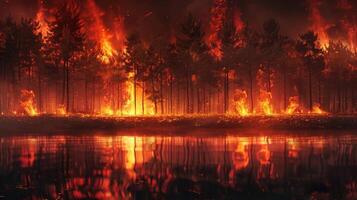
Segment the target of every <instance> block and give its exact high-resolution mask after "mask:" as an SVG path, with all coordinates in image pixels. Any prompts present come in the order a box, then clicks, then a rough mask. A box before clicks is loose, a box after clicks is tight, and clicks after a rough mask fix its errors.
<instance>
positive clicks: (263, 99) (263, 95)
mask: <svg viewBox="0 0 357 200" xmlns="http://www.w3.org/2000/svg"><path fill="white" fill-rule="evenodd" d="M271 101H272V94H271V92H267V91H265V90H260V95H259V102H258V105H259V113H262V114H264V115H273V114H274V111H273V105H272V103H271Z"/></svg>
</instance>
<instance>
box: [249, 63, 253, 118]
mask: <svg viewBox="0 0 357 200" xmlns="http://www.w3.org/2000/svg"><path fill="white" fill-rule="evenodd" d="M249 86H250V111H251V112H252V113H253V112H254V101H253V74H252V66H249Z"/></svg>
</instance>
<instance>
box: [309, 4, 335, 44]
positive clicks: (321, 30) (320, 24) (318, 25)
mask: <svg viewBox="0 0 357 200" xmlns="http://www.w3.org/2000/svg"><path fill="white" fill-rule="evenodd" d="M308 2H309V5H310V19H311V22H312V25H311V29H312V30H313V31H315V32H316V33H317V34H318V37H319V41H320V45H321V47H322V48H324V49H326V48H327V47H328V45H329V40H330V39H329V36H328V34H327V32H326V29H327V27H328V25H327V24H326V22H325V20H324V18H323V17H322V16H321V13H320V10H319V6H320V4H321V2H320V0H308Z"/></svg>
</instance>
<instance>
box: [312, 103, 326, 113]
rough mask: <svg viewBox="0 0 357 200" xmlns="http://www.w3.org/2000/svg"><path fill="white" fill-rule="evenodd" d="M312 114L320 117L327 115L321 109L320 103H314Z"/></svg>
mask: <svg viewBox="0 0 357 200" xmlns="http://www.w3.org/2000/svg"><path fill="white" fill-rule="evenodd" d="M311 113H312V114H319V115H324V114H327V112H326V111H324V110H322V109H321V105H320V104H319V103H314V105H313V107H312V111H311Z"/></svg>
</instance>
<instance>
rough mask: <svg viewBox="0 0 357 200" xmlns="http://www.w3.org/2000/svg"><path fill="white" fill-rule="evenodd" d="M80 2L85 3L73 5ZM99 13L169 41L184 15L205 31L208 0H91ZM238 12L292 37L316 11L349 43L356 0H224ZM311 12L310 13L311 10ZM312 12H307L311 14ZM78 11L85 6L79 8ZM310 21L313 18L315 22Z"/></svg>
mask: <svg viewBox="0 0 357 200" xmlns="http://www.w3.org/2000/svg"><path fill="white" fill-rule="evenodd" d="M61 2H62V1H56V0H42V3H43V5H44V7H45V8H46V9H51V8H55V7H56V6H58V4H59V3H61ZM77 2H78V3H80V4H85V2H86V0H83V1H79V0H77ZM95 2H96V4H97V5H98V7H99V9H100V10H102V11H104V13H103V16H102V18H103V23H104V25H105V26H106V27H108V28H112V27H113V26H114V21H115V20H113V19H117V18H119V17H122V20H123V26H124V27H125V29H126V31H127V33H128V34H130V33H132V32H136V33H138V34H139V35H140V36H141V37H142V38H143V39H144V40H147V41H150V40H155V38H167V39H169V38H172V35H173V33H174V32H177V31H178V30H179V27H180V23H181V22H182V21H183V19H184V18H185V16H187V13H189V12H190V13H193V14H194V15H196V16H197V17H199V18H200V19H201V21H202V23H203V25H204V26H205V30H208V27H209V23H210V13H211V12H210V10H211V8H212V5H213V3H214V1H213V0H186V1H182V0H171V1H168V0H140V1H139V0H137V1H133V0H121V1H117V0H95ZM227 2H229V3H230V5H233V6H235V7H237V8H239V12H240V13H239V15H240V17H241V19H242V21H244V22H245V23H246V24H247V25H248V26H250V27H252V28H255V29H257V30H260V29H261V27H262V24H263V23H264V21H266V20H268V19H271V18H275V19H276V20H277V21H278V22H280V27H281V31H282V32H283V34H285V35H288V36H290V37H292V38H296V37H298V35H299V34H300V33H303V32H306V31H307V30H308V29H311V28H314V23H315V24H316V21H314V20H312V14H313V13H315V14H316V13H317V14H318V17H320V18H319V20H320V22H321V23H322V22H323V24H322V29H324V30H323V31H324V32H325V33H326V34H327V36H326V37H328V38H331V39H341V40H345V41H346V43H347V42H348V43H351V42H352V41H353V42H354V43H355V40H356V39H355V38H356V36H355V35H356V21H357V19H356V18H357V17H356V13H357V1H354V0H323V1H322V0H299V1H296V0H270V1H266V0H227ZM38 4H39V3H38V0H11V1H0V13H1V14H0V16H1V18H5V17H7V16H9V15H11V16H12V17H14V18H15V19H17V20H19V19H20V18H21V17H33V18H35V17H36V14H37V12H38V9H39V8H40V6H39V5H38ZM312 8H313V10H312ZM312 11H313V13H312ZM83 12H86V11H85V8H84V6H83ZM315 19H316V18H315Z"/></svg>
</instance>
